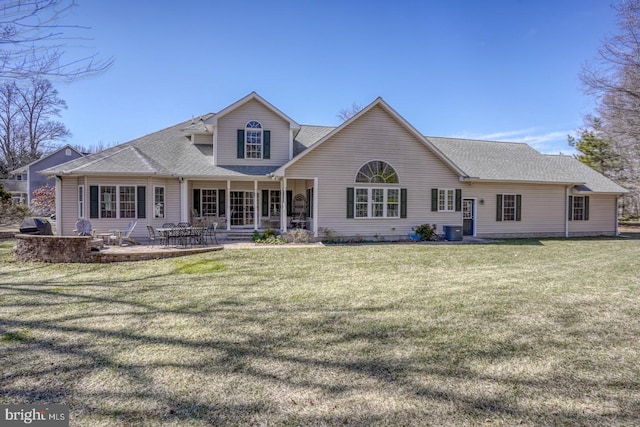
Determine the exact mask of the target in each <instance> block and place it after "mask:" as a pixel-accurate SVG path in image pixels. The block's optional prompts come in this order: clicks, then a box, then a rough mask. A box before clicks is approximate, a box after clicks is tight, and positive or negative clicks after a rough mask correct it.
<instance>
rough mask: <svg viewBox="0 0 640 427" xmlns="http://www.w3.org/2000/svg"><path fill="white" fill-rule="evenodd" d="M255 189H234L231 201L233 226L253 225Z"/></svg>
mask: <svg viewBox="0 0 640 427" xmlns="http://www.w3.org/2000/svg"><path fill="white" fill-rule="evenodd" d="M253 196H254V192H253V191H232V192H231V195H230V199H229V201H230V202H231V226H232V227H233V226H235V227H253V224H254V221H255V206H254V204H253Z"/></svg>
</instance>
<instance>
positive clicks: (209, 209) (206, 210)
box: [200, 188, 218, 216]
mask: <svg viewBox="0 0 640 427" xmlns="http://www.w3.org/2000/svg"><path fill="white" fill-rule="evenodd" d="M200 205H201V206H202V209H201V214H200V215H201V216H218V190H211V189H206V188H203V189H202V190H200Z"/></svg>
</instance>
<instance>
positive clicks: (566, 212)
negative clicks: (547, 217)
mask: <svg viewBox="0 0 640 427" xmlns="http://www.w3.org/2000/svg"><path fill="white" fill-rule="evenodd" d="M570 189H571V186H570V185H567V188H566V189H565V191H564V192H565V194H564V206H565V210H564V237H569V212H571V211H570V209H572V206H569V194H570V193H569V191H570Z"/></svg>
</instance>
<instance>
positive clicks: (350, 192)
mask: <svg viewBox="0 0 640 427" xmlns="http://www.w3.org/2000/svg"><path fill="white" fill-rule="evenodd" d="M353 203H354V201H353V187H347V218H353V216H354V215H353V209H354V205H353Z"/></svg>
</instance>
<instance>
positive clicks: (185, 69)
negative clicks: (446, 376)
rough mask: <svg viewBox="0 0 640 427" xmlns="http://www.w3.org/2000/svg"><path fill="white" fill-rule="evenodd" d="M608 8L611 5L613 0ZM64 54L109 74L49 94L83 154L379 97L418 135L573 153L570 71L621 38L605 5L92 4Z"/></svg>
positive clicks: (577, 110) (577, 93)
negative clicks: (240, 112) (206, 117)
mask: <svg viewBox="0 0 640 427" xmlns="http://www.w3.org/2000/svg"><path fill="white" fill-rule="evenodd" d="M612 1H613V0H612ZM77 3H78V7H77V8H75V9H74V10H73V12H72V13H71V14H69V15H68V16H67V17H66V18H65V22H68V23H70V24H78V25H83V26H89V27H91V30H89V31H86V32H84V34H83V35H84V36H90V37H91V39H90V40H82V41H78V40H76V41H73V42H72V43H71V45H70V47H69V54H70V55H75V56H81V55H83V54H84V55H86V54H88V53H92V52H100V54H101V56H102V57H104V58H106V57H113V58H114V60H115V63H114V65H113V67H112V68H111V69H109V70H108V71H107V72H106V73H104V74H102V75H100V76H97V77H91V78H85V79H82V80H79V81H76V82H74V83H71V84H67V83H62V82H57V83H56V87H57V88H58V90H59V92H60V96H61V98H63V99H64V100H65V101H66V102H67V105H68V109H67V110H66V111H64V112H63V114H62V118H61V120H62V121H63V122H64V123H65V125H66V126H67V127H68V128H69V129H70V131H71V132H72V134H73V137H72V138H70V139H69V140H68V141H67V142H69V143H71V144H72V145H80V146H84V147H90V146H95V145H96V144H99V143H102V144H104V145H114V144H116V143H122V142H126V141H129V140H131V139H134V138H137V137H140V136H143V135H146V134H148V133H151V132H154V131H156V130H160V129H163V128H165V127H168V126H171V125H174V124H176V123H179V122H181V121H184V120H188V119H189V118H191V117H192V116H198V115H200V114H205V113H208V112H216V111H219V110H221V109H223V108H224V107H226V106H227V105H229V104H231V103H233V102H235V101H237V100H238V99H240V98H242V97H244V96H245V95H247V94H248V93H250V92H252V91H256V92H257V93H258V94H260V95H261V96H262V97H264V98H265V99H267V100H268V101H269V102H271V103H272V104H273V105H275V106H276V107H277V108H279V109H280V110H282V111H283V112H284V113H285V114H287V115H289V116H290V117H292V118H293V119H294V120H296V121H297V122H298V123H300V124H307V125H327V126H333V125H338V124H339V123H340V121H339V119H338V118H337V113H338V112H339V111H340V110H341V109H343V108H347V107H350V106H351V105H352V104H353V103H357V104H360V105H367V104H369V103H370V102H372V101H373V100H374V99H375V98H377V97H378V96H381V97H382V98H383V99H384V100H385V101H386V102H387V103H389V104H390V105H391V106H392V107H393V108H394V109H395V110H396V111H397V112H398V113H399V114H400V115H402V116H403V117H404V118H405V119H407V120H408V121H409V122H410V123H411V124H412V125H413V126H415V127H416V128H417V129H418V130H419V131H420V132H421V133H423V134H425V135H433V136H448V137H462V138H480V139H491V140H506V141H514V142H527V143H529V144H531V145H532V146H533V147H535V148H536V149H538V150H540V151H542V152H545V153H557V152H564V153H572V152H573V151H572V150H571V148H570V147H569V146H568V145H567V134H569V133H573V132H575V131H576V130H577V129H578V128H580V127H581V126H582V124H583V116H584V115H585V114H587V113H590V112H592V110H593V100H592V99H591V98H589V97H587V96H586V95H584V94H583V93H582V90H581V87H580V82H579V78H578V73H579V71H580V68H581V65H582V64H583V63H584V62H585V61H587V60H589V59H592V58H593V57H594V56H595V54H596V51H597V49H598V47H599V46H600V45H601V42H602V40H603V38H604V36H605V35H606V34H608V33H612V32H615V13H614V11H613V10H612V8H611V6H610V4H609V3H610V2H609V1H607V0H484V1H475V0H473V1H472V0H468V1H463V0H438V1H431V0H424V1H403V0H396V1H393V2H390V1H377V0H369V1H355V0H354V1H347V0H342V1H334V0H323V1H308V0H307V1H305V0H297V1H278V0H274V1H239V0H234V1H224V2H223V1H217V0H211V1H190V0H182V1H180V2H177V1H176V2H158V1H146V0H139V1H134V2H132V1H129V0H127V1H121V0H110V1H95V0H93V1H90V0H78V1H77Z"/></svg>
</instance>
